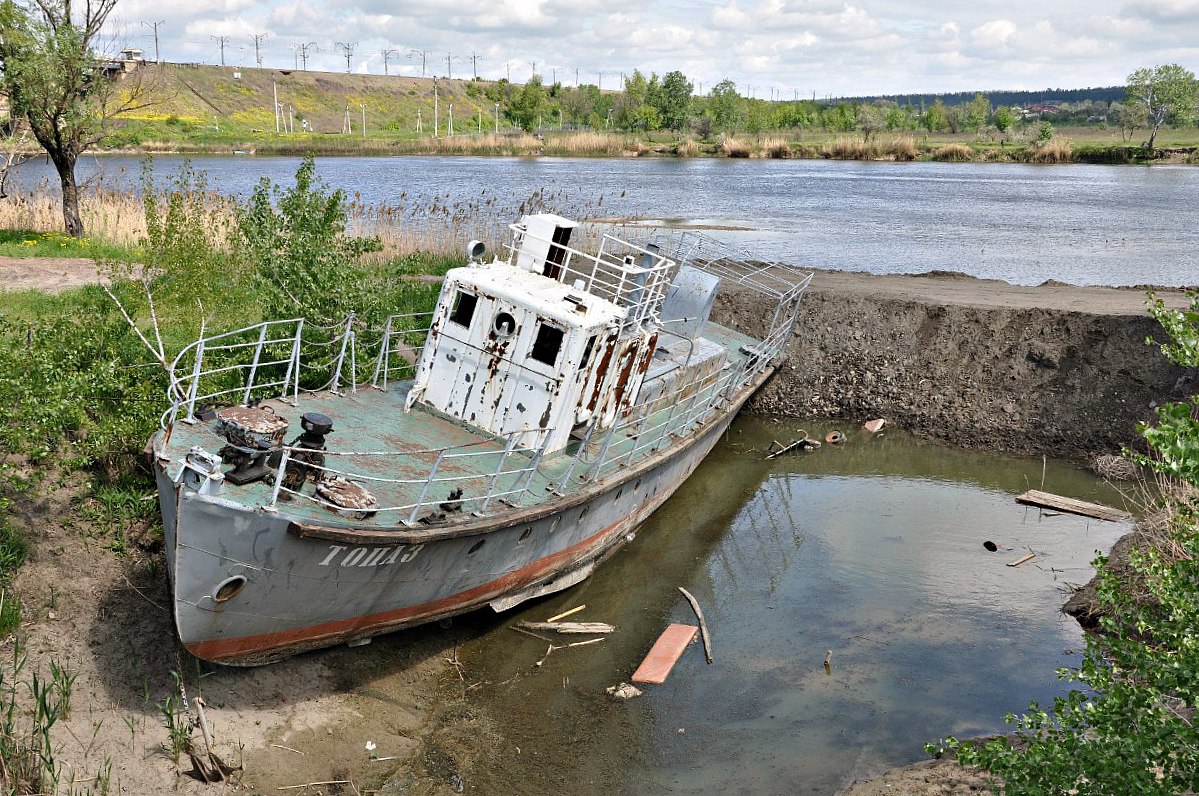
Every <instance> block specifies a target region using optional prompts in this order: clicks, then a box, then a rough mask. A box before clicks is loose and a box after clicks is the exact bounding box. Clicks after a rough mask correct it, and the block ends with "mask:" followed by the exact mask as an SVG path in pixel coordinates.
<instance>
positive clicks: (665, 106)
mask: <svg viewBox="0 0 1199 796" xmlns="http://www.w3.org/2000/svg"><path fill="white" fill-rule="evenodd" d="M693 90H694V86H692V85H691V81H690V80H688V79H687V76H686V75H684V74H683V73H682V72H679V71H677V70H676V71H674V72H667V73H666V77H664V78H662V90H661V91H660V92H659V93H658V116H659V117H660V118H661V120H662V126H663V127H666V128H669V129H671V130H674V131H676V132H677V131H679V130H682V129H683V128H684V127H686V126H687V119H688V117H689V116H690V115H691V92H692V91H693Z"/></svg>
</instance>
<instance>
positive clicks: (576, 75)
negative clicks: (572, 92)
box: [575, 66, 579, 88]
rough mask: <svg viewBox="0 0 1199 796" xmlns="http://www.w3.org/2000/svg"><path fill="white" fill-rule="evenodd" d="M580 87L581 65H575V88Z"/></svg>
mask: <svg viewBox="0 0 1199 796" xmlns="http://www.w3.org/2000/svg"><path fill="white" fill-rule="evenodd" d="M578 87H579V67H577V66H576V67H575V88H578Z"/></svg>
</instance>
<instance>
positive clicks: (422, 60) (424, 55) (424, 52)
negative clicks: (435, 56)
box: [408, 50, 433, 77]
mask: <svg viewBox="0 0 1199 796" xmlns="http://www.w3.org/2000/svg"><path fill="white" fill-rule="evenodd" d="M431 52H433V51H432V50H409V51H408V57H409V58H411V57H412V56H414V55H419V56H420V76H421V77H424V76H425V59H426V58H428V57H429V53H431Z"/></svg>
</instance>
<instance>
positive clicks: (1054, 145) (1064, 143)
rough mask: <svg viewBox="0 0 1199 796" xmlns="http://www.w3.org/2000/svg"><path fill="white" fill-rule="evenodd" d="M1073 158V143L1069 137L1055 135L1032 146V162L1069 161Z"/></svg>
mask: <svg viewBox="0 0 1199 796" xmlns="http://www.w3.org/2000/svg"><path fill="white" fill-rule="evenodd" d="M1073 159H1074V145H1073V144H1072V143H1071V142H1070V139H1069V138H1065V137H1062V136H1058V135H1055V136H1054V137H1053V138H1050V139H1049V140H1048V141H1045V142H1044V143H1042V144H1039V145H1038V146H1036V147H1034V148H1033V151H1032V162H1033V163H1069V162H1070V161H1072V160H1073Z"/></svg>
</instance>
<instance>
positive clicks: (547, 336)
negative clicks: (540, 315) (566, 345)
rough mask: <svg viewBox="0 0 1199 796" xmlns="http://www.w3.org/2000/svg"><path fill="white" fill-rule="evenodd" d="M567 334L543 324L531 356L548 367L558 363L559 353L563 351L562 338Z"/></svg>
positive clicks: (538, 328)
mask: <svg viewBox="0 0 1199 796" xmlns="http://www.w3.org/2000/svg"><path fill="white" fill-rule="evenodd" d="M565 335H566V333H565V332H564V331H562V330H561V329H559V328H557V327H556V326H550V325H549V324H548V323H542V324H540V325H538V327H537V337H536V338H535V339H534V340H533V350H531V351H530V352H529V356H531V357H532V358H533V359H535V360H537V361H538V362H543V363H545V364H546V365H553V364H554V363H555V362H557V361H558V352H559V351H561V350H562V338H563V337H565Z"/></svg>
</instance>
